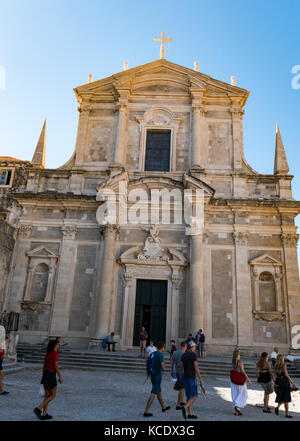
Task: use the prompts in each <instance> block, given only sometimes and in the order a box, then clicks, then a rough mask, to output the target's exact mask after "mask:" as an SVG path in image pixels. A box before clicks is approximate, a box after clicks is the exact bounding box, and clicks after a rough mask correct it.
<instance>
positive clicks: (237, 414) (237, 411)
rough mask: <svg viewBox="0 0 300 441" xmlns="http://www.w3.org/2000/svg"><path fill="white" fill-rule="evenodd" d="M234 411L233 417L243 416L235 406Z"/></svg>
mask: <svg viewBox="0 0 300 441" xmlns="http://www.w3.org/2000/svg"><path fill="white" fill-rule="evenodd" d="M234 410H235V412H234V415H235V416H242V415H243V414H242V412H241V411H240V409H239V407H237V406H236V407H235V408H234Z"/></svg>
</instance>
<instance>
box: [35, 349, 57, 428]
mask: <svg viewBox="0 0 300 441" xmlns="http://www.w3.org/2000/svg"><path fill="white" fill-rule="evenodd" d="M58 348H59V343H58V342H57V341H56V340H51V341H49V344H48V347H47V354H46V356H45V363H44V369H43V377H42V381H41V384H43V385H44V389H45V399H44V401H43V402H42V403H41V404H40V405H39V406H38V407H36V408H35V409H34V413H35V414H36V416H37V417H38V418H39V419H40V420H50V419H52V416H51V415H49V414H48V413H47V409H48V405H49V403H50V402H51V401H52V400H54V398H55V397H56V388H57V381H56V374H57V375H58V378H59V380H58V381H59V382H60V384H62V382H63V379H62V376H61V373H60V370H59V367H58V353H57V351H58ZM42 409H43V413H42Z"/></svg>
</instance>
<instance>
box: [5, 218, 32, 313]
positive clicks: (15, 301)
mask: <svg viewBox="0 0 300 441" xmlns="http://www.w3.org/2000/svg"><path fill="white" fill-rule="evenodd" d="M31 233H32V226H31V225H20V226H19V227H18V238H17V241H16V245H15V247H16V251H15V254H14V260H13V263H12V265H11V276H10V279H9V283H10V286H9V289H8V291H7V295H6V299H5V302H4V305H3V310H6V311H14V312H20V304H21V303H20V302H21V301H22V300H23V295H24V285H25V283H26V272H27V265H28V259H27V256H26V253H27V252H28V251H29V250H30V244H31V242H30V237H31Z"/></svg>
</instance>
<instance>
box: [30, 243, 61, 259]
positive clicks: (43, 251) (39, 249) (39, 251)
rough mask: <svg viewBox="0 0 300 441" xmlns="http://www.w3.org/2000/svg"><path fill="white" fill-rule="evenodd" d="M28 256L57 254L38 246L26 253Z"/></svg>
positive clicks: (48, 256)
mask: <svg viewBox="0 0 300 441" xmlns="http://www.w3.org/2000/svg"><path fill="white" fill-rule="evenodd" d="M27 256H28V257H31V258H32V257H38V258H48V259H49V258H55V259H57V258H58V255H57V254H55V253H53V251H50V250H48V248H46V247H43V246H39V247H37V248H35V249H33V250H31V251H28V253H27Z"/></svg>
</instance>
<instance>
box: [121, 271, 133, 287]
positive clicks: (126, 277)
mask: <svg viewBox="0 0 300 441" xmlns="http://www.w3.org/2000/svg"><path fill="white" fill-rule="evenodd" d="M122 282H123V286H124V288H130V287H131V285H132V274H131V272H130V271H128V270H126V271H125V272H124V274H123V276H122Z"/></svg>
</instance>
